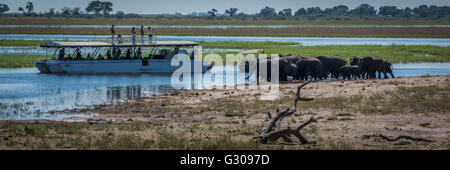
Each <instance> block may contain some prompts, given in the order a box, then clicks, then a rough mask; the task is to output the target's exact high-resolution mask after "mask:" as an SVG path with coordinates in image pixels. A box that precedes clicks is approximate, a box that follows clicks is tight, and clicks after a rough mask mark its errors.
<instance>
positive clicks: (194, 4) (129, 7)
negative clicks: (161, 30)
mask: <svg viewBox="0 0 450 170" xmlns="http://www.w3.org/2000/svg"><path fill="white" fill-rule="evenodd" d="M28 1H31V2H33V4H34V8H35V11H36V12H44V11H48V9H49V8H55V9H57V10H60V9H61V8H63V7H70V8H73V7H80V8H81V9H83V10H84V8H86V6H87V4H89V2H90V1H92V0H0V3H2V4H7V5H8V6H9V7H10V11H9V12H17V9H18V8H19V7H24V6H25V4H26V2H28ZM109 1H110V2H112V3H113V4H114V6H113V10H114V13H115V12H117V11H124V12H126V13H139V14H163V13H172V14H173V13H175V12H181V13H183V14H187V13H191V12H205V11H208V10H210V9H212V8H216V9H218V10H219V12H220V13H223V12H224V10H225V9H228V8H231V7H234V8H238V9H239V10H238V12H245V13H256V12H259V10H260V9H261V8H263V7H265V6H270V7H273V8H275V9H276V10H277V11H278V10H280V9H283V8H292V9H293V10H294V11H295V10H297V9H298V8H302V7H312V6H318V7H321V8H328V7H332V6H335V5H340V4H343V5H347V6H349V7H350V8H354V7H356V6H358V5H359V4H362V3H368V4H370V5H372V6H375V7H376V8H378V7H379V6H383V5H395V6H397V7H401V8H403V7H406V6H409V7H415V6H419V5H421V4H426V5H439V6H442V5H448V6H450V0H109Z"/></svg>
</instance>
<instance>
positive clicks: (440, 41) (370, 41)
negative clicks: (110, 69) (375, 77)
mask: <svg viewBox="0 0 450 170" xmlns="http://www.w3.org/2000/svg"><path fill="white" fill-rule="evenodd" d="M124 37H125V36H124ZM156 37H157V39H158V40H184V41H280V42H296V43H299V44H301V45H303V46H317V45H434V46H442V47H448V46H450V38H336V37H247V36H156ZM110 38H111V37H110V36H107V35H35V34H0V39H7V40H71V41H92V40H110Z"/></svg>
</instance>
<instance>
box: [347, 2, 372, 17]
mask: <svg viewBox="0 0 450 170" xmlns="http://www.w3.org/2000/svg"><path fill="white" fill-rule="evenodd" d="M350 13H351V14H352V15H354V16H375V15H376V14H377V11H376V10H375V7H373V6H370V5H369V4H361V5H359V6H358V7H356V8H355V9H353V10H351V11H350Z"/></svg>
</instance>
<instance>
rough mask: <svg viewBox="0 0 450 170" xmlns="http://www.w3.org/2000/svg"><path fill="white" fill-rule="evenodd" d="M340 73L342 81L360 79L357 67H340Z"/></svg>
mask: <svg viewBox="0 0 450 170" xmlns="http://www.w3.org/2000/svg"><path fill="white" fill-rule="evenodd" d="M340 73H341V76H342V78H343V79H344V80H345V79H348V80H350V79H351V78H354V79H356V78H358V79H360V78H361V71H360V69H359V66H357V65H353V66H342V67H341V68H340Z"/></svg>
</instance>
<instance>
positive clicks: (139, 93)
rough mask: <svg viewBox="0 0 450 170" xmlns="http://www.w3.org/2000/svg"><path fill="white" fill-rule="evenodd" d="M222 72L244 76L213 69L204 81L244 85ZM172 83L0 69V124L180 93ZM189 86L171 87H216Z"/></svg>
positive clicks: (159, 78) (144, 77) (159, 77)
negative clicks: (163, 94) (55, 112)
mask: <svg viewBox="0 0 450 170" xmlns="http://www.w3.org/2000/svg"><path fill="white" fill-rule="evenodd" d="M224 72H226V73H231V74H233V73H234V74H235V75H237V74H239V76H243V73H239V72H238V71H237V68H235V67H232V66H231V67H213V68H212V70H211V71H209V72H207V73H205V78H206V76H211V77H210V78H211V80H219V79H222V80H223V82H226V83H227V85H233V84H237V83H239V84H242V83H243V81H240V80H241V79H240V80H237V79H233V80H229V79H225V78H224V76H223V73H224ZM244 81H245V80H244ZM171 82H172V81H171V75H170V74H135V75H133V74H102V75H58V74H41V73H39V71H38V70H37V69H36V68H34V67H32V68H18V69H0V120H5V119H40V118H42V119H50V118H51V119H54V117H52V116H51V115H52V114H47V113H48V112H53V111H63V110H71V109H80V108H93V107H94V106H95V105H104V104H106V105H111V104H116V103H118V102H124V101H125V100H126V99H133V98H142V97H147V96H152V95H157V94H162V93H168V92H175V91H179V90H180V89H175V88H174V87H172V85H171ZM188 83H189V82H182V84H177V83H174V84H175V85H178V86H180V85H184V86H187V85H192V86H194V85H196V87H197V88H198V89H202V88H212V87H214V85H215V84H214V83H212V81H207V80H204V81H203V83H201V84H200V83H196V84H194V83H193V82H191V83H189V84H188ZM175 87H176V86H175ZM69 115H70V114H69ZM64 116H68V115H64V114H55V117H64Z"/></svg>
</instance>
